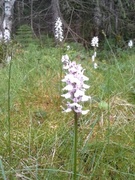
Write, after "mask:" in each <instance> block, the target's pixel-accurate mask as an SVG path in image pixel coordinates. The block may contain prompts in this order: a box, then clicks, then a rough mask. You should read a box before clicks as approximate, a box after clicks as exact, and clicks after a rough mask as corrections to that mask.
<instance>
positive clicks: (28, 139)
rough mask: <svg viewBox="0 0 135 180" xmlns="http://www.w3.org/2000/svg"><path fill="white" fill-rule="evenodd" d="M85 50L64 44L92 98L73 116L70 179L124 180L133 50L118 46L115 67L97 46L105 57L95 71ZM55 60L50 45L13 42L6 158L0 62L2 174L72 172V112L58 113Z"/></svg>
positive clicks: (66, 175)
mask: <svg viewBox="0 0 135 180" xmlns="http://www.w3.org/2000/svg"><path fill="white" fill-rule="evenodd" d="M104 51H105V50H104ZM131 52H132V50H131ZM89 53H92V51H90V52H89ZM89 53H87V52H85V50H84V49H83V48H82V47H81V46H80V45H79V46H78V45H75V44H74V45H71V50H70V51H69V54H70V57H71V60H72V59H73V60H76V61H77V62H78V63H81V64H82V66H83V67H84V68H85V69H86V75H87V76H88V77H89V78H90V81H89V84H90V85H91V88H90V89H89V90H88V94H89V95H91V96H92V102H91V103H86V104H85V106H86V107H87V108H89V109H90V113H89V114H88V115H86V116H82V117H81V118H80V119H79V123H78V146H77V153H78V154H77V156H78V158H77V166H78V171H77V178H78V180H84V179H131V180H132V179H134V178H135V174H134V172H135V160H134V159H135V153H134V150H135V136H134V133H135V132H134V127H135V124H134V112H135V98H134V97H135V94H134V88H135V81H134V77H135V71H134V66H135V61H134V58H135V56H134V53H131V54H130V52H129V50H127V51H125V52H121V53H120V54H119V57H117V63H118V64H117V65H119V69H118V68H117V65H116V64H115V63H112V64H110V63H109V62H108V59H107V56H108V57H109V58H110V54H109V53H107V52H106V51H105V53H106V56H105V57H104V59H105V60H106V61H102V59H101V61H99V69H97V70H96V71H95V70H94V69H93V66H92V64H91V59H90V57H89ZM98 56H99V55H98ZM84 57H85V58H84ZM123 57H124V60H123ZM111 58H112V59H113V56H112V57H111ZM59 61H60V60H59V53H58V50H57V48H55V47H53V46H52V44H51V46H46V45H42V47H41V46H40V44H38V43H37V44H36V43H35V44H34V45H33V44H29V45H28V46H27V48H23V49H20V48H18V49H16V54H15V56H14V58H13V61H12V73H11V78H10V127H11V128H10V135H11V136H10V141H11V159H12V162H11V164H9V163H8V159H9V146H8V144H7V139H8V134H7V126H6V118H7V113H8V112H9V110H8V108H7V107H8V106H7V103H8V100H9V98H8V96H7V89H8V88H7V85H8V82H9V81H8V80H9V67H8V66H6V67H4V68H2V69H0V85H1V86H0V94H1V96H0V117H1V118H0V127H1V131H0V136H1V143H0V155H1V159H0V179H6V178H7V179H8V177H9V175H10V174H12V179H16V180H18V179H20V178H22V179H46V180H47V179H49V180H51V179H58V180H63V179H71V178H72V175H73V172H72V167H73V154H74V152H73V150H72V147H73V143H74V141H73V139H74V138H73V137H74V125H73V124H74V121H73V119H74V117H73V115H72V113H71V114H70V113H69V114H66V115H65V114H63V113H62V112H61V108H60V105H61V103H60V101H61V100H60V97H59V72H60V66H59ZM119 70H120V71H119ZM123 79H124V82H125V83H123ZM108 80H109V81H108ZM108 97H109V102H108ZM108 104H109V113H108V109H107V108H108V106H107V105H108ZM106 107H107V108H106ZM101 120H103V124H102V125H101V123H100V122H101ZM108 123H109V126H108ZM8 132H9V131H8ZM108 140H109V143H108Z"/></svg>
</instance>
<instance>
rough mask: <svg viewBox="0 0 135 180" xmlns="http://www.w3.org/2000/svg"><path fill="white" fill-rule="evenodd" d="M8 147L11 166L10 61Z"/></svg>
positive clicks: (9, 80) (9, 79)
mask: <svg viewBox="0 0 135 180" xmlns="http://www.w3.org/2000/svg"><path fill="white" fill-rule="evenodd" d="M8 77H9V78H8V118H7V121H8V149H9V165H10V167H11V121H10V110H11V109H10V105H11V97H10V89H11V62H10V64H9V74H8Z"/></svg>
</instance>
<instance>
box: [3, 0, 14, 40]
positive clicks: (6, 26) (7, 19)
mask: <svg viewBox="0 0 135 180" xmlns="http://www.w3.org/2000/svg"><path fill="white" fill-rule="evenodd" d="M14 2H15V0H2V1H1V2H0V10H1V11H0V12H1V13H0V41H2V40H4V42H8V41H10V39H11V31H12V21H13V18H12V14H13V7H14Z"/></svg>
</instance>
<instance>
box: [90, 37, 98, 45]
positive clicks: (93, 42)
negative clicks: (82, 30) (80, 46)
mask: <svg viewBox="0 0 135 180" xmlns="http://www.w3.org/2000/svg"><path fill="white" fill-rule="evenodd" d="M98 41H99V39H98V37H97V36H95V37H93V38H92V40H91V46H93V47H98Z"/></svg>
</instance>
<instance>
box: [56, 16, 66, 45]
mask: <svg viewBox="0 0 135 180" xmlns="http://www.w3.org/2000/svg"><path fill="white" fill-rule="evenodd" d="M54 29H55V38H56V39H57V40H58V41H60V42H62V41H63V39H64V37H63V29H62V21H61V19H60V17H58V18H57V20H56V22H55V27H54Z"/></svg>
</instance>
